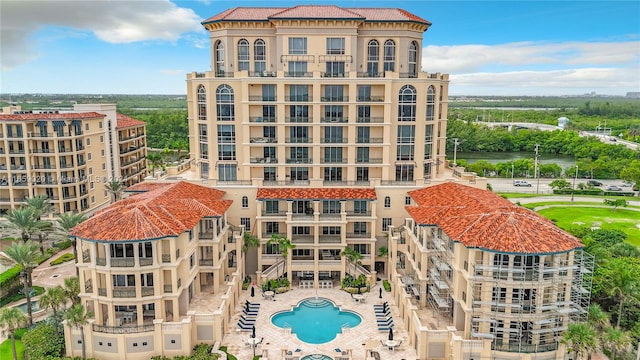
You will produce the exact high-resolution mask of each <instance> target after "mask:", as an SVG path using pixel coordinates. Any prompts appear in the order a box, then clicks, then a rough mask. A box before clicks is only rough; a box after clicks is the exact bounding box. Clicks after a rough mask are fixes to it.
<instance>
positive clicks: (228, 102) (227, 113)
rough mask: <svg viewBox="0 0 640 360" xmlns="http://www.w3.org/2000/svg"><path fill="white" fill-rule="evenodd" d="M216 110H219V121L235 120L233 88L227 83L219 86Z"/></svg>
mask: <svg viewBox="0 0 640 360" xmlns="http://www.w3.org/2000/svg"><path fill="white" fill-rule="evenodd" d="M216 110H217V112H218V118H217V119H218V121H233V120H235V108H234V105H233V89H232V88H231V87H230V86H229V85H227V84H222V85H220V86H218V89H217V90H216Z"/></svg>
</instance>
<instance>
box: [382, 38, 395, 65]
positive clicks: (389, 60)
mask: <svg viewBox="0 0 640 360" xmlns="http://www.w3.org/2000/svg"><path fill="white" fill-rule="evenodd" d="M384 71H396V43H395V42H393V40H387V41H385V42H384Z"/></svg>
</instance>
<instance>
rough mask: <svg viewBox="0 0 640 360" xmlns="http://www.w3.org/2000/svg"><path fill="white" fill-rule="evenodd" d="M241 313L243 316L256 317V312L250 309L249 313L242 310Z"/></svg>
mask: <svg viewBox="0 0 640 360" xmlns="http://www.w3.org/2000/svg"><path fill="white" fill-rule="evenodd" d="M242 313H243V314H244V315H247V316H256V315H258V310H251V309H250V310H249V311H247V309H242Z"/></svg>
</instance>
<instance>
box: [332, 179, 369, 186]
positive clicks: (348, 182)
mask: <svg viewBox="0 0 640 360" xmlns="http://www.w3.org/2000/svg"><path fill="white" fill-rule="evenodd" d="M322 185H323V186H369V185H370V183H369V180H324V181H323V182H322Z"/></svg>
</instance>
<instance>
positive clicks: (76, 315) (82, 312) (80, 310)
mask: <svg viewBox="0 0 640 360" xmlns="http://www.w3.org/2000/svg"><path fill="white" fill-rule="evenodd" d="M92 317H93V313H92V312H91V311H87V310H86V309H85V308H84V306H82V305H80V304H76V305H73V306H72V307H71V308H70V309H69V310H67V311H66V312H65V314H64V319H65V320H67V323H68V324H69V326H71V327H77V328H78V329H80V338H81V339H82V359H83V360H84V359H86V358H87V354H86V349H85V345H84V326H85V325H86V324H87V323H88V320H89V319H91V318H92Z"/></svg>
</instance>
